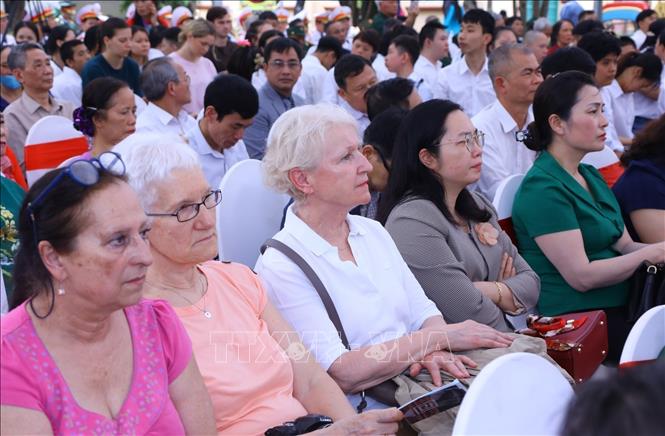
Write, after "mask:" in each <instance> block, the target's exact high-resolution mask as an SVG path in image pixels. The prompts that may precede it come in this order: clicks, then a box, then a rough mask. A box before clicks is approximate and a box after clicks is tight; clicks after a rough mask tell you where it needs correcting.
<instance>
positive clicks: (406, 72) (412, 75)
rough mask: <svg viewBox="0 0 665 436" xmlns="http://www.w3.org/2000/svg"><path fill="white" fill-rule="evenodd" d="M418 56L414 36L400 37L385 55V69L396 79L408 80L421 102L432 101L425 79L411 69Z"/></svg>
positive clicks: (418, 52)
mask: <svg viewBox="0 0 665 436" xmlns="http://www.w3.org/2000/svg"><path fill="white" fill-rule="evenodd" d="M419 56H420V50H419V48H418V40H417V39H416V38H415V37H414V36H409V35H400V36H398V37H396V38H395V39H393V40H392V42H391V43H390V45H389V46H388V53H387V54H386V68H388V71H390V72H392V73H395V74H396V75H397V77H400V78H402V79H409V80H411V81H412V82H413V83H414V86H415V88H416V91H417V92H418V95H420V99H421V100H422V101H427V100H431V99H432V90H431V89H430V87H429V85H428V84H427V82H425V79H424V78H423V77H421V76H420V75H419V74H418V73H416V72H415V71H414V69H413V65H414V64H415V61H416V60H417V59H418V57H419Z"/></svg>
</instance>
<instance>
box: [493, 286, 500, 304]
mask: <svg viewBox="0 0 665 436" xmlns="http://www.w3.org/2000/svg"><path fill="white" fill-rule="evenodd" d="M494 284H495V285H496V290H497V292H498V293H499V301H497V302H496V305H497V306H499V305H500V304H501V285H500V284H499V282H494Z"/></svg>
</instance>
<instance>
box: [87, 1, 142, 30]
mask: <svg viewBox="0 0 665 436" xmlns="http://www.w3.org/2000/svg"><path fill="white" fill-rule="evenodd" d="M132 6H133V3H132ZM101 13H102V7H101V5H100V4H99V3H93V4H87V5H84V6H82V7H81V9H79V10H78V12H77V13H76V24H78V25H79V26H80V25H81V24H82V23H83V22H84V21H85V20H87V19H88V18H97V19H99V16H100V15H101Z"/></svg>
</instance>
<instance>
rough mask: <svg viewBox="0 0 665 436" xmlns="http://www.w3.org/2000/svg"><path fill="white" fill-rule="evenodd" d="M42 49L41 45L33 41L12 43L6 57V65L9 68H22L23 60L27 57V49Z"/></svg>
mask: <svg viewBox="0 0 665 436" xmlns="http://www.w3.org/2000/svg"><path fill="white" fill-rule="evenodd" d="M30 50H42V51H44V49H43V48H42V46H41V45H39V44H37V43H35V42H24V43H23V44H18V45H14V46H12V47H11V51H10V52H9V56H8V57H7V66H8V67H9V69H10V70H24V69H25V62H26V59H27V57H28V51H30Z"/></svg>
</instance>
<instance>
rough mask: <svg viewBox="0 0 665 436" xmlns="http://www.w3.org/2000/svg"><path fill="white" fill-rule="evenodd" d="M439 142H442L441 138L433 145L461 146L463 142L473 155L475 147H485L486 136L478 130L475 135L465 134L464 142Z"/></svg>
mask: <svg viewBox="0 0 665 436" xmlns="http://www.w3.org/2000/svg"><path fill="white" fill-rule="evenodd" d="M439 141H441V138H439V139H438V140H437V141H434V144H433V145H434V146H437V145H445V144H460V143H462V142H463V143H464V146H465V147H466V149H467V150H469V153H473V146H474V145H477V146H478V147H480V148H483V147H484V146H485V134H484V133H483V132H481V131H480V130H478V129H476V130H475V131H474V132H473V133H467V134H465V135H464V139H462V140H452V141H446V142H439Z"/></svg>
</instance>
